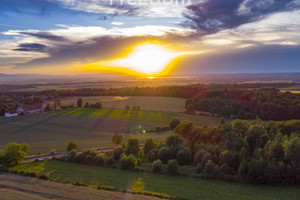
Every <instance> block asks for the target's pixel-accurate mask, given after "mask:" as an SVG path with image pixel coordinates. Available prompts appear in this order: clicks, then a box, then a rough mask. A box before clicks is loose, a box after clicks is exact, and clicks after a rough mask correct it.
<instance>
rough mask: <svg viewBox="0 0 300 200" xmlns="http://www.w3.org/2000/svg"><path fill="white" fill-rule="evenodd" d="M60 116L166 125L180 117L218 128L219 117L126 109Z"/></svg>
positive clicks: (70, 111) (83, 110) (89, 110)
mask: <svg viewBox="0 0 300 200" xmlns="http://www.w3.org/2000/svg"><path fill="white" fill-rule="evenodd" d="M56 113H58V114H64V115H77V116H89V117H104V118H113V119H126V120H134V121H140V122H147V123H152V124H161V125H166V124H169V122H170V121H171V120H172V118H173V117H178V118H179V119H181V120H190V121H192V122H194V124H196V125H207V126H216V125H217V124H218V121H219V118H218V117H209V116H198V115H189V114H184V113H177V112H163V111H149V110H140V111H137V110H126V109H110V108H102V109H92V108H69V109H65V110H59V111H56Z"/></svg>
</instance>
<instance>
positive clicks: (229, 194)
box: [11, 160, 300, 200]
mask: <svg viewBox="0 0 300 200" xmlns="http://www.w3.org/2000/svg"><path fill="white" fill-rule="evenodd" d="M11 169H12V170H17V171H23V172H30V173H31V172H35V173H37V174H39V175H42V174H45V175H48V176H49V178H50V179H57V180H59V181H70V182H75V181H79V182H82V183H85V184H88V185H106V186H112V187H115V188H117V189H118V190H131V189H132V187H133V185H134V184H135V183H136V181H139V182H143V183H144V190H145V191H150V192H157V193H165V194H168V195H171V196H173V197H179V198H185V199H224V200H226V199H228V200H235V199H237V200H239V199H245V200H251V199H255V200H260V199H264V200H268V199H270V200H271V199H272V200H276V199H285V200H288V199H297V198H298V197H299V196H300V190H299V188H297V187H290V188H289V187H283V186H262V185H260V186H255V185H246V184H237V183H230V182H221V181H211V180H201V179H196V178H189V177H183V176H167V175H162V174H153V173H146V172H138V171H130V170H120V169H114V168H106V167H97V166H91V165H82V164H74V163H68V162H62V161H56V160H45V161H36V162H32V163H24V164H21V165H17V166H14V167H12V168H11Z"/></svg>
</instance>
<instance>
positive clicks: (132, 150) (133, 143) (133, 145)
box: [125, 138, 140, 156]
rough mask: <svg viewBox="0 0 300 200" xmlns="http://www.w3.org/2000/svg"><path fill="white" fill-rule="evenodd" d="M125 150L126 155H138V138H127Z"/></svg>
mask: <svg viewBox="0 0 300 200" xmlns="http://www.w3.org/2000/svg"><path fill="white" fill-rule="evenodd" d="M125 152H126V154H127V155H130V154H133V155H134V156H138V154H139V152H140V144H139V141H138V139H135V138H130V139H128V141H127V146H126V150H125Z"/></svg>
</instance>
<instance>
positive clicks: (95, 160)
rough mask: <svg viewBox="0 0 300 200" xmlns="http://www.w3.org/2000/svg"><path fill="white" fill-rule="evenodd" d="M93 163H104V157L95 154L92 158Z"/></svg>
mask: <svg viewBox="0 0 300 200" xmlns="http://www.w3.org/2000/svg"><path fill="white" fill-rule="evenodd" d="M94 163H95V164H96V165H104V163H105V162H104V158H103V157H102V156H101V155H97V156H95V158H94Z"/></svg>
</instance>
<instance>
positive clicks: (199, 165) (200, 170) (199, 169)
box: [196, 162, 204, 174]
mask: <svg viewBox="0 0 300 200" xmlns="http://www.w3.org/2000/svg"><path fill="white" fill-rule="evenodd" d="M196 169H197V173H198V174H200V173H201V172H203V170H204V165H203V163H201V162H199V163H197V168H196Z"/></svg>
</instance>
